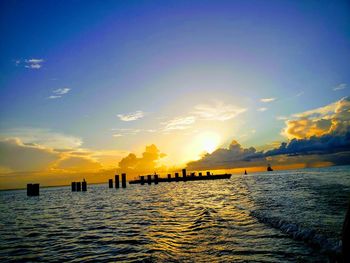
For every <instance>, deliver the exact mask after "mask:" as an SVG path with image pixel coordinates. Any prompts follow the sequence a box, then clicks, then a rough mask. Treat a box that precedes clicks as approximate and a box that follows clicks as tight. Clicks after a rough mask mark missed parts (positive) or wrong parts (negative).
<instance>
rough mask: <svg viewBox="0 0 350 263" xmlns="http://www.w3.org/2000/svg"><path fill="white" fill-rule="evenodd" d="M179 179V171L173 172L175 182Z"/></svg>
mask: <svg viewBox="0 0 350 263" xmlns="http://www.w3.org/2000/svg"><path fill="white" fill-rule="evenodd" d="M178 181H179V173H175V182H178Z"/></svg>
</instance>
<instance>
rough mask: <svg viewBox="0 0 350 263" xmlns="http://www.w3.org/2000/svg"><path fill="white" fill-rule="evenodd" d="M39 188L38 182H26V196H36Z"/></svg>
mask: <svg viewBox="0 0 350 263" xmlns="http://www.w3.org/2000/svg"><path fill="white" fill-rule="evenodd" d="M39 189H40V185H39V184H27V196H38V195H39Z"/></svg>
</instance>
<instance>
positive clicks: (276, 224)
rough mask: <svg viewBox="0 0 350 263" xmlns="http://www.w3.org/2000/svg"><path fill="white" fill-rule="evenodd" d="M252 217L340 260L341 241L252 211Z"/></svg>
mask: <svg viewBox="0 0 350 263" xmlns="http://www.w3.org/2000/svg"><path fill="white" fill-rule="evenodd" d="M250 215H251V216H253V217H254V218H256V219H257V220H258V221H259V222H261V223H264V224H267V225H269V226H271V227H273V228H276V229H279V230H281V231H282V232H283V233H285V234H287V235H289V236H290V237H292V238H293V239H295V240H302V241H304V242H306V243H308V244H309V245H311V246H313V247H316V248H319V249H320V250H321V252H322V253H324V254H327V255H329V256H331V257H335V258H339V257H340V255H341V250H342V243H341V240H334V239H330V238H327V237H325V236H323V235H322V234H320V233H317V232H316V231H315V230H313V229H308V228H304V227H302V226H299V225H298V224H294V223H291V222H288V221H286V220H283V219H279V218H276V217H270V216H267V215H265V214H264V213H261V212H259V211H250Z"/></svg>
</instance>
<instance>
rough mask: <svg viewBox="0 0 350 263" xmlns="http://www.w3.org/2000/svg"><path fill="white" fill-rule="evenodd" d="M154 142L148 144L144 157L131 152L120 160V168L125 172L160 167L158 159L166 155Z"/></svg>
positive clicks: (146, 170) (152, 169)
mask: <svg viewBox="0 0 350 263" xmlns="http://www.w3.org/2000/svg"><path fill="white" fill-rule="evenodd" d="M165 156H166V155H165V154H164V153H161V152H160V151H159V149H158V148H157V146H155V145H154V144H152V145H149V146H146V149H145V151H144V152H143V153H142V157H137V156H136V155H135V154H134V153H130V154H129V155H128V156H126V157H124V158H123V159H122V160H121V161H120V162H119V169H120V170H121V171H123V172H128V171H129V172H149V171H154V170H156V169H157V167H158V161H159V160H160V159H161V158H163V157H165Z"/></svg>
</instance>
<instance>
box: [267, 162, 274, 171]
mask: <svg viewBox="0 0 350 263" xmlns="http://www.w3.org/2000/svg"><path fill="white" fill-rule="evenodd" d="M267 171H268V172H272V171H273V169H272V167H271V164H268V165H267Z"/></svg>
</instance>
